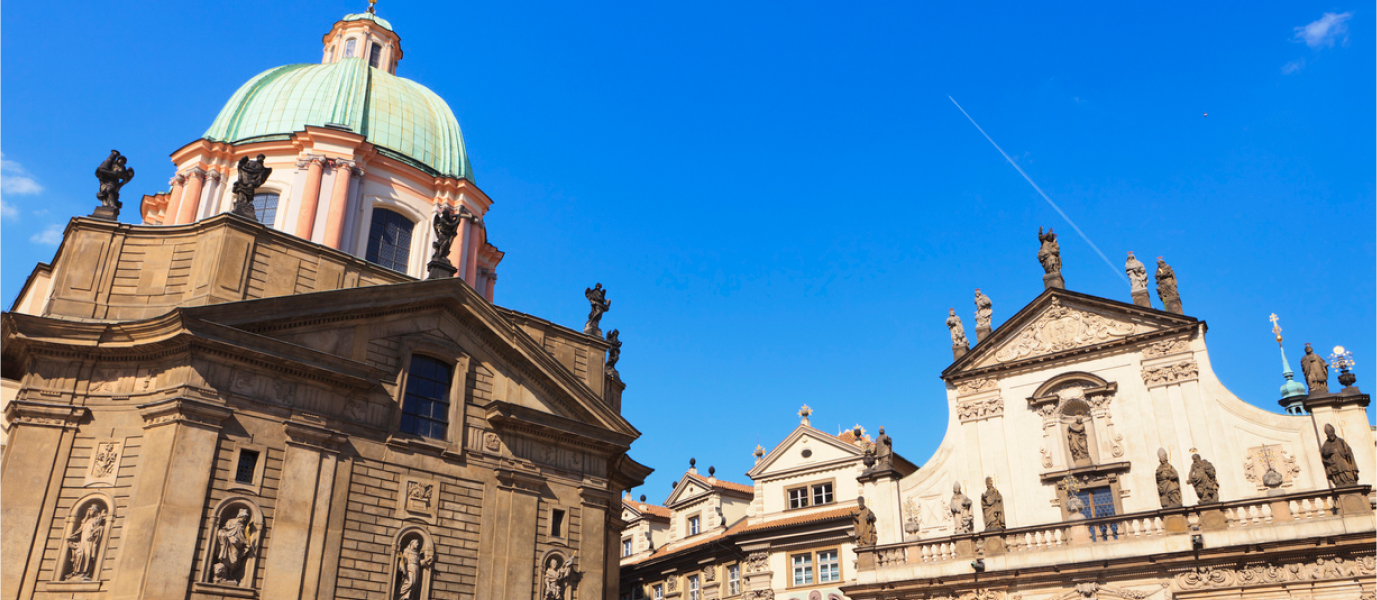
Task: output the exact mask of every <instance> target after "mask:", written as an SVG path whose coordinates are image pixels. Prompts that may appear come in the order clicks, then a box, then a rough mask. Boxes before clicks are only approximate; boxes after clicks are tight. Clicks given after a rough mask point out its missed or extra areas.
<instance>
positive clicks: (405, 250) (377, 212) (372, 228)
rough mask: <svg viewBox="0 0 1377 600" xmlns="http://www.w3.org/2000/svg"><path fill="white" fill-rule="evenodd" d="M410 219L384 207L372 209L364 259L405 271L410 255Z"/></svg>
mask: <svg viewBox="0 0 1377 600" xmlns="http://www.w3.org/2000/svg"><path fill="white" fill-rule="evenodd" d="M412 226H413V225H412V223H411V221H408V220H407V218H406V217H403V216H401V215H399V214H397V213H394V212H392V211H390V210H387V209H385V208H375V209H373V221H372V223H371V224H369V226H368V250H367V252H365V253H364V256H363V257H364V259H365V260H367V261H368V262H371V263H373V264H376V265H381V266H384V267H387V268H389V269H392V270H393V271H400V272H402V273H405V272H406V265H407V261H408V260H409V259H410V255H411V229H412Z"/></svg>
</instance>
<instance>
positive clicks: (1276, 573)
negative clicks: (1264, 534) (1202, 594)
mask: <svg viewBox="0 0 1377 600" xmlns="http://www.w3.org/2000/svg"><path fill="white" fill-rule="evenodd" d="M1374 574H1377V558H1374V557H1373V556H1372V555H1367V556H1357V557H1347V558H1345V557H1342V556H1334V557H1331V558H1316V559H1314V560H1313V561H1309V562H1294V563H1289V564H1285V565H1282V564H1277V563H1267V564H1259V565H1252V566H1248V567H1243V568H1236V567H1232V566H1216V567H1198V568H1195V569H1192V570H1190V571H1186V572H1184V573H1178V574H1177V575H1176V578H1175V581H1174V583H1175V585H1176V589H1177V590H1178V591H1192V590H1204V589H1212V588H1230V587H1248V586H1254V585H1270V584H1276V583H1289V582H1293V581H1316V580H1323V579H1341V578H1349V577H1363V578H1369V579H1370V578H1371V577H1372V576H1373V575H1374Z"/></svg>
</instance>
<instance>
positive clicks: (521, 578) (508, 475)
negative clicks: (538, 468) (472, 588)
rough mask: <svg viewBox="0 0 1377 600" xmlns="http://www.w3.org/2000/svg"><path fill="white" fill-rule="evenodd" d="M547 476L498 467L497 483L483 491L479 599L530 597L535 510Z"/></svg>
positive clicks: (534, 548) (502, 599)
mask: <svg viewBox="0 0 1377 600" xmlns="http://www.w3.org/2000/svg"><path fill="white" fill-rule="evenodd" d="M544 485H545V482H544V479H543V478H542V477H541V476H540V475H539V474H537V473H533V472H527V471H524V470H516V469H511V468H498V469H497V482H496V485H489V486H488V489H487V491H486V492H485V493H484V507H485V510H484V511H483V529H482V531H483V532H484V536H483V539H482V541H480V543H479V547H478V550H479V559H478V581H485V582H487V583H488V584H487V585H486V586H478V596H477V599H478V600H508V599H509V598H529V597H530V596H531V592H532V590H534V589H535V588H534V587H533V586H534V585H535V580H534V576H535V569H536V560H537V557H536V546H535V543H536V514H537V513H536V511H538V510H539V509H540V506H539V502H540V491H541V489H542V488H543V487H544Z"/></svg>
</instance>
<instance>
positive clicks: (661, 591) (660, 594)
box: [654, 585, 665, 600]
mask: <svg viewBox="0 0 1377 600" xmlns="http://www.w3.org/2000/svg"><path fill="white" fill-rule="evenodd" d="M654 589H655V600H665V586H663V585H657V586H655V588H654Z"/></svg>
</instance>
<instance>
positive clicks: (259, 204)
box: [253, 192, 278, 227]
mask: <svg viewBox="0 0 1377 600" xmlns="http://www.w3.org/2000/svg"><path fill="white" fill-rule="evenodd" d="M277 200H278V195H277V194H273V193H268V192H264V193H262V194H254V195H253V215H254V216H255V217H258V222H259V223H262V224H264V225H267V226H268V227H272V226H273V223H276V222H277Z"/></svg>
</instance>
